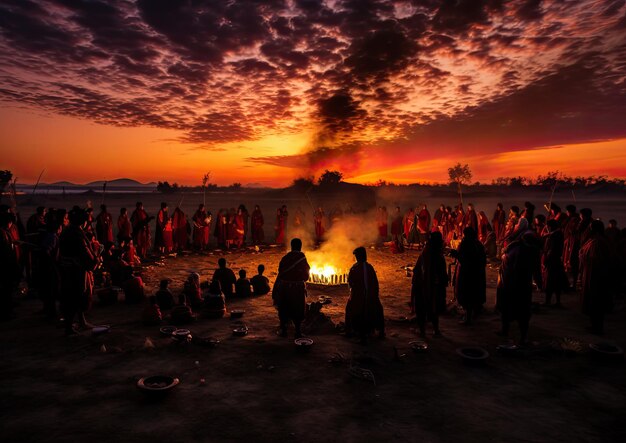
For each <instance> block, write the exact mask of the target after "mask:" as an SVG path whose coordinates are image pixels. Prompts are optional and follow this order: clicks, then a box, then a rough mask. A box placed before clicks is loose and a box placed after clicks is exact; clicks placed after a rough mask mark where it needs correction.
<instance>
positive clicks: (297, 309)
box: [272, 238, 311, 338]
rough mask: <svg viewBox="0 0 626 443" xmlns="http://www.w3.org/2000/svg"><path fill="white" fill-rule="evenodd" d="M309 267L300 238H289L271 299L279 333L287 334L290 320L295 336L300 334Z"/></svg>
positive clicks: (279, 265)
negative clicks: (276, 313)
mask: <svg viewBox="0 0 626 443" xmlns="http://www.w3.org/2000/svg"><path fill="white" fill-rule="evenodd" d="M310 269H311V267H310V266H309V263H308V262H307V260H306V256H305V255H304V253H303V252H302V240H300V239H299V238H294V239H293V240H291V251H290V252H288V253H287V254H286V255H285V256H284V257H283V258H282V259H281V260H280V263H279V264H278V276H277V277H276V282H275V283H274V291H273V292H272V299H273V301H274V306H276V309H277V310H278V319H279V321H280V330H279V335H281V336H283V337H286V336H287V326H288V324H289V322H290V321H292V322H293V324H294V326H295V330H296V332H295V335H296V338H298V337H301V336H302V330H301V324H302V320H304V315H305V310H306V302H305V301H306V295H307V292H306V281H307V280H308V279H309V270H310Z"/></svg>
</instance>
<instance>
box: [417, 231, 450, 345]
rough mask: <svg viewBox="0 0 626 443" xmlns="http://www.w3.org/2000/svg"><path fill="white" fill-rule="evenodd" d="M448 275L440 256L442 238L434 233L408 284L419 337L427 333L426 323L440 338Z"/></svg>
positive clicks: (441, 252) (437, 233) (441, 253)
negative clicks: (440, 321) (441, 316)
mask: <svg viewBox="0 0 626 443" xmlns="http://www.w3.org/2000/svg"><path fill="white" fill-rule="evenodd" d="M447 286H448V272H447V270H446V259H445V258H444V256H443V237H442V235H441V233H440V232H438V231H437V232H433V233H432V234H431V235H430V238H429V239H428V241H427V243H426V246H425V247H424V250H423V251H422V253H421V254H420V256H419V257H418V259H417V263H415V267H414V268H413V279H412V281H411V307H412V310H413V312H415V317H416V320H417V325H418V326H419V329H420V334H421V336H422V337H424V335H425V334H426V321H427V320H428V321H430V322H431V323H432V325H433V330H434V333H435V335H440V334H441V332H440V331H439V314H442V313H444V312H445V310H446V288H447Z"/></svg>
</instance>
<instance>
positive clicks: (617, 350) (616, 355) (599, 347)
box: [589, 342, 624, 362]
mask: <svg viewBox="0 0 626 443" xmlns="http://www.w3.org/2000/svg"><path fill="white" fill-rule="evenodd" d="M589 349H590V350H591V352H592V356H594V357H595V358H597V359H598V360H600V361H605V362H618V361H621V360H623V359H624V350H623V349H622V348H621V347H619V346H617V345H615V344H612V343H606V342H601V343H591V344H590V345H589Z"/></svg>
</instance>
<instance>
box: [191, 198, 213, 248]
mask: <svg viewBox="0 0 626 443" xmlns="http://www.w3.org/2000/svg"><path fill="white" fill-rule="evenodd" d="M192 220H193V245H194V247H195V248H196V249H197V250H199V251H202V250H204V249H206V248H207V247H208V245H209V227H210V225H211V216H210V214H209V213H207V211H206V209H205V207H204V205H203V204H202V203H200V204H199V205H198V209H197V210H196V212H195V214H194V215H193V217H192Z"/></svg>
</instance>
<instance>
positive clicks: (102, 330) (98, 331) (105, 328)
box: [91, 325, 111, 335]
mask: <svg viewBox="0 0 626 443" xmlns="http://www.w3.org/2000/svg"><path fill="white" fill-rule="evenodd" d="M110 330H111V326H109V325H98V326H94V327H93V329H92V330H91V335H102V334H106V333H107V332H109V331H110Z"/></svg>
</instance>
